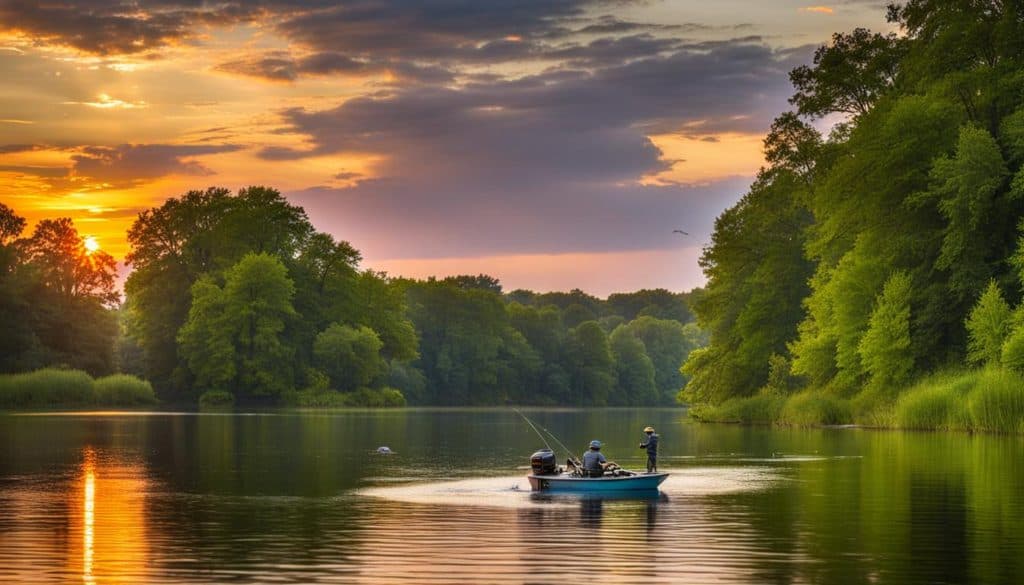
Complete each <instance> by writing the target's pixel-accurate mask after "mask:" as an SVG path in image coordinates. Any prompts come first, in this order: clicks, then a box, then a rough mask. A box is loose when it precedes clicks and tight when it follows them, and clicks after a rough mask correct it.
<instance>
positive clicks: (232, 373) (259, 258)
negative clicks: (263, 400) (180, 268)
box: [178, 253, 295, 397]
mask: <svg viewBox="0 0 1024 585" xmlns="http://www.w3.org/2000/svg"><path fill="white" fill-rule="evenodd" d="M192 292H193V297H194V298H193V305H192V308H191V309H190V311H189V317H188V321H187V322H186V324H185V326H184V327H182V329H181V331H180V332H179V336H178V339H179V342H180V343H181V350H182V354H183V356H184V358H185V359H186V361H187V363H188V365H189V368H190V369H191V371H192V374H193V375H195V376H196V381H197V384H199V385H200V386H201V387H202V389H227V390H230V391H232V392H233V393H234V394H235V395H236V396H249V397H266V396H277V395H279V394H280V393H281V392H282V391H284V390H287V389H290V388H292V387H294V382H295V380H294V377H295V372H294V370H293V367H292V366H293V364H292V363H291V359H290V358H291V357H292V356H293V354H294V348H292V347H290V346H289V345H288V344H287V343H286V342H285V340H284V339H283V336H282V333H283V332H284V329H285V326H286V325H287V323H288V322H289V321H290V320H291V319H292V318H293V317H294V316H295V310H294V308H293V307H292V304H291V299H292V296H293V295H294V292H295V287H294V284H293V283H292V281H291V279H290V278H289V277H288V271H287V269H286V268H285V267H284V264H283V263H282V262H281V261H280V260H278V259H277V258H275V257H273V256H271V255H269V254H266V253H261V254H253V253H250V254H247V255H245V256H244V257H243V258H242V259H241V260H240V261H239V262H238V263H237V264H236V265H235V266H232V267H231V268H229V269H228V270H227V271H226V272H225V282H224V287H223V288H221V287H218V286H217V285H216V284H215V283H214V282H212V281H211V280H208V279H202V280H200V281H198V282H197V284H196V285H194V286H193V291H192ZM224 385H227V386H228V388H224Z"/></svg>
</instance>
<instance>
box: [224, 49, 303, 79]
mask: <svg viewBox="0 0 1024 585" xmlns="http://www.w3.org/2000/svg"><path fill="white" fill-rule="evenodd" d="M217 69H218V70H220V71H224V72H227V73H235V74H237V75H247V76H249V77H260V78H263V79H269V80H271V81H294V80H295V78H296V77H297V76H298V73H297V72H296V64H295V61H294V60H293V59H292V58H291V56H290V55H288V53H286V52H284V51H272V52H270V53H267V54H265V55H262V56H256V57H247V58H244V59H235V60H232V61H228V62H226V63H221V64H220V65H218V66H217Z"/></svg>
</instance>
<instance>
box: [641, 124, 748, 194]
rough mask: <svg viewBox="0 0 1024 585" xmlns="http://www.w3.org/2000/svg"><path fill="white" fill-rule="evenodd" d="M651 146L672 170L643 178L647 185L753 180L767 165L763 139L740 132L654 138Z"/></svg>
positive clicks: (656, 136)
mask: <svg viewBox="0 0 1024 585" xmlns="http://www.w3.org/2000/svg"><path fill="white" fill-rule="evenodd" d="M648 138H650V139H651V142H653V143H654V145H655V146H657V147H658V149H660V150H661V152H662V157H663V158H664V159H665V160H668V161H672V167H671V168H670V169H668V170H666V171H663V172H660V173H658V174H656V175H652V176H648V177H644V178H643V181H642V183H643V184H645V185H665V184H672V183H682V184H695V183H705V182H709V181H714V180H718V179H723V178H725V177H735V176H748V175H750V176H752V175H754V174H756V173H757V170H758V169H760V168H761V167H762V166H763V165H764V154H763V152H762V149H763V148H764V144H763V141H764V136H762V135H761V134H746V133H741V132H723V133H718V134H706V135H697V134H655V135H652V136H649V137H648Z"/></svg>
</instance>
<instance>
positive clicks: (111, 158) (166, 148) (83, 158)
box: [71, 144, 241, 185]
mask: <svg viewBox="0 0 1024 585" xmlns="http://www.w3.org/2000/svg"><path fill="white" fill-rule="evenodd" d="M240 148H241V147H239V146H235V145H231V144H223V145H172V144H122V145H119V146H87V147H85V148H82V149H81V152H80V153H79V154H76V155H74V156H72V157H71V160H72V161H73V164H72V167H71V170H72V174H73V175H75V176H80V177H90V178H94V179H97V180H101V181H103V182H106V183H111V184H115V185H125V184H135V183H139V182H144V181H148V180H152V179H156V178H159V177H163V176H166V175H172V174H179V175H198V176H203V175H210V174H213V171H211V170H210V169H209V168H207V167H206V166H204V165H203V164H202V163H200V162H199V161H196V160H193V159H192V157H196V156H202V155H209V154H218V153H223V152H233V151H236V150H239V149H240Z"/></svg>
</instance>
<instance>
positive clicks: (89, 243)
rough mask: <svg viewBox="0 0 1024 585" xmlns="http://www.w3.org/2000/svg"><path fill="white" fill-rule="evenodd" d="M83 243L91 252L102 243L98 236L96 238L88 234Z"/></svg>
mask: <svg viewBox="0 0 1024 585" xmlns="http://www.w3.org/2000/svg"><path fill="white" fill-rule="evenodd" d="M83 244H84V245H85V251H86V252H88V253H90V254H92V253H93V252H95V251H96V250H99V249H100V243H99V242H98V241H96V238H94V237H93V236H88V237H87V238H85V241H84V242H83Z"/></svg>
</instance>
